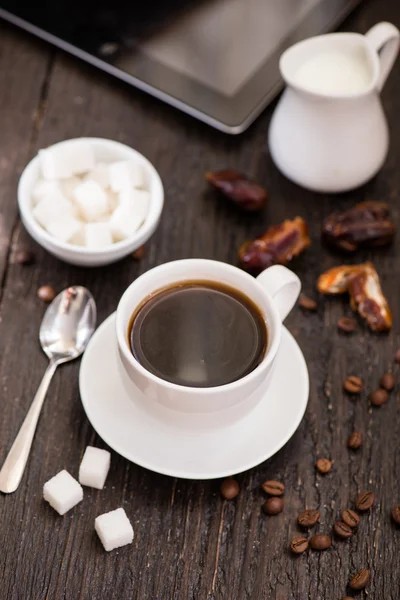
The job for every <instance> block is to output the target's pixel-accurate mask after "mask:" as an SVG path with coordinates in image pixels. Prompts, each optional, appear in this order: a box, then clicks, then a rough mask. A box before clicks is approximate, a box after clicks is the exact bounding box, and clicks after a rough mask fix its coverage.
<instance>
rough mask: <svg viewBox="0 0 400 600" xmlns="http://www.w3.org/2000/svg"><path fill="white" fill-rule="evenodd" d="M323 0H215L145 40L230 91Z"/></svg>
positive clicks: (151, 49)
mask: <svg viewBox="0 0 400 600" xmlns="http://www.w3.org/2000/svg"><path fill="white" fill-rule="evenodd" d="M318 2H319V0H278V1H277V0H245V1H244V0H214V1H213V2H209V3H205V4H203V5H201V6H199V7H197V8H195V9H193V10H192V11H190V12H187V14H185V15H184V16H183V17H181V18H178V19H177V20H176V21H175V22H173V23H172V24H169V25H168V26H167V27H165V28H164V29H163V30H162V31H159V32H158V33H157V34H155V35H154V36H152V37H151V38H150V39H148V40H146V41H144V42H143V43H142V45H141V49H142V51H143V52H144V53H145V54H146V55H148V56H149V57H150V58H152V59H153V60H156V61H157V62H159V63H162V64H163V65H165V66H167V67H169V68H171V69H173V70H175V71H178V72H179V73H182V74H184V75H186V76H188V77H192V78H193V79H196V80H197V81H199V82H200V83H202V84H203V85H207V86H208V87H210V88H212V89H214V90H216V91H217V92H219V93H221V94H224V95H226V96H232V95H234V94H236V93H237V92H238V90H239V88H241V87H242V85H243V84H244V83H245V82H246V81H247V80H248V79H249V78H250V77H251V76H252V75H253V74H254V73H255V72H256V71H257V70H258V69H259V68H260V66H261V65H262V64H263V63H264V62H265V61H266V60H267V59H268V58H269V56H270V55H271V54H272V53H273V52H274V50H275V49H276V48H277V47H278V46H279V44H280V43H281V42H282V41H283V39H284V38H285V37H286V36H287V35H288V34H289V33H290V32H291V31H292V30H293V29H295V28H296V26H297V25H298V24H299V23H300V22H301V20H302V19H303V18H304V17H305V16H306V14H307V12H308V11H310V10H311V9H312V8H313V7H314V6H315V5H316V4H318Z"/></svg>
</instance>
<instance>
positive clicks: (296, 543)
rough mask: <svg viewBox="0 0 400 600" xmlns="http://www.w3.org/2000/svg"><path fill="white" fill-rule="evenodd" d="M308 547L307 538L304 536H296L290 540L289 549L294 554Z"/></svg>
mask: <svg viewBox="0 0 400 600" xmlns="http://www.w3.org/2000/svg"><path fill="white" fill-rule="evenodd" d="M307 548H308V540H307V539H306V538H305V537H298V538H294V539H293V540H292V543H291V544H290V549H291V551H292V552H293V553H294V554H302V553H303V552H305V551H306V550H307Z"/></svg>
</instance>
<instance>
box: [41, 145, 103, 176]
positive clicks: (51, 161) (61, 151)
mask: <svg viewBox="0 0 400 600" xmlns="http://www.w3.org/2000/svg"><path fill="white" fill-rule="evenodd" d="M39 162H40V168H41V171H42V175H43V177H44V179H67V178H68V177H71V176H72V175H76V174H81V173H86V172H87V171H90V170H91V169H93V168H94V166H95V160H94V154H93V149H92V146H91V144H90V143H88V142H83V141H79V140H78V141H76V142H75V143H73V144H69V145H68V146H56V147H50V148H46V149H45V150H39Z"/></svg>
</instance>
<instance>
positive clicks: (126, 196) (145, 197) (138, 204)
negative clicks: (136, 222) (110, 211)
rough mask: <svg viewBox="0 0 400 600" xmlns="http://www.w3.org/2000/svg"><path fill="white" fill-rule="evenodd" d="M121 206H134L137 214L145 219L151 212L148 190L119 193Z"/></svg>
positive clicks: (130, 190)
mask: <svg viewBox="0 0 400 600" xmlns="http://www.w3.org/2000/svg"><path fill="white" fill-rule="evenodd" d="M119 204H120V205H121V206H126V205H130V206H132V208H133V209H134V211H135V213H136V214H137V215H140V216H141V217H143V219H145V218H146V217H147V213H148V212H149V205H150V194H149V192H148V191H147V190H138V189H135V188H129V189H126V190H121V192H120V193H119Z"/></svg>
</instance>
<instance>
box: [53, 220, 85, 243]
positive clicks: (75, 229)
mask: <svg viewBox="0 0 400 600" xmlns="http://www.w3.org/2000/svg"><path fill="white" fill-rule="evenodd" d="M81 228H82V224H81V223H80V221H78V220H77V219H75V217H72V216H70V215H61V216H58V218H55V219H52V220H51V221H49V222H48V223H47V226H46V229H47V231H48V232H49V233H50V234H51V235H52V236H54V237H55V238H57V239H58V240H60V242H69V241H70V240H71V238H73V236H75V235H77V234H78V233H79V232H80V230H81Z"/></svg>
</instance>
